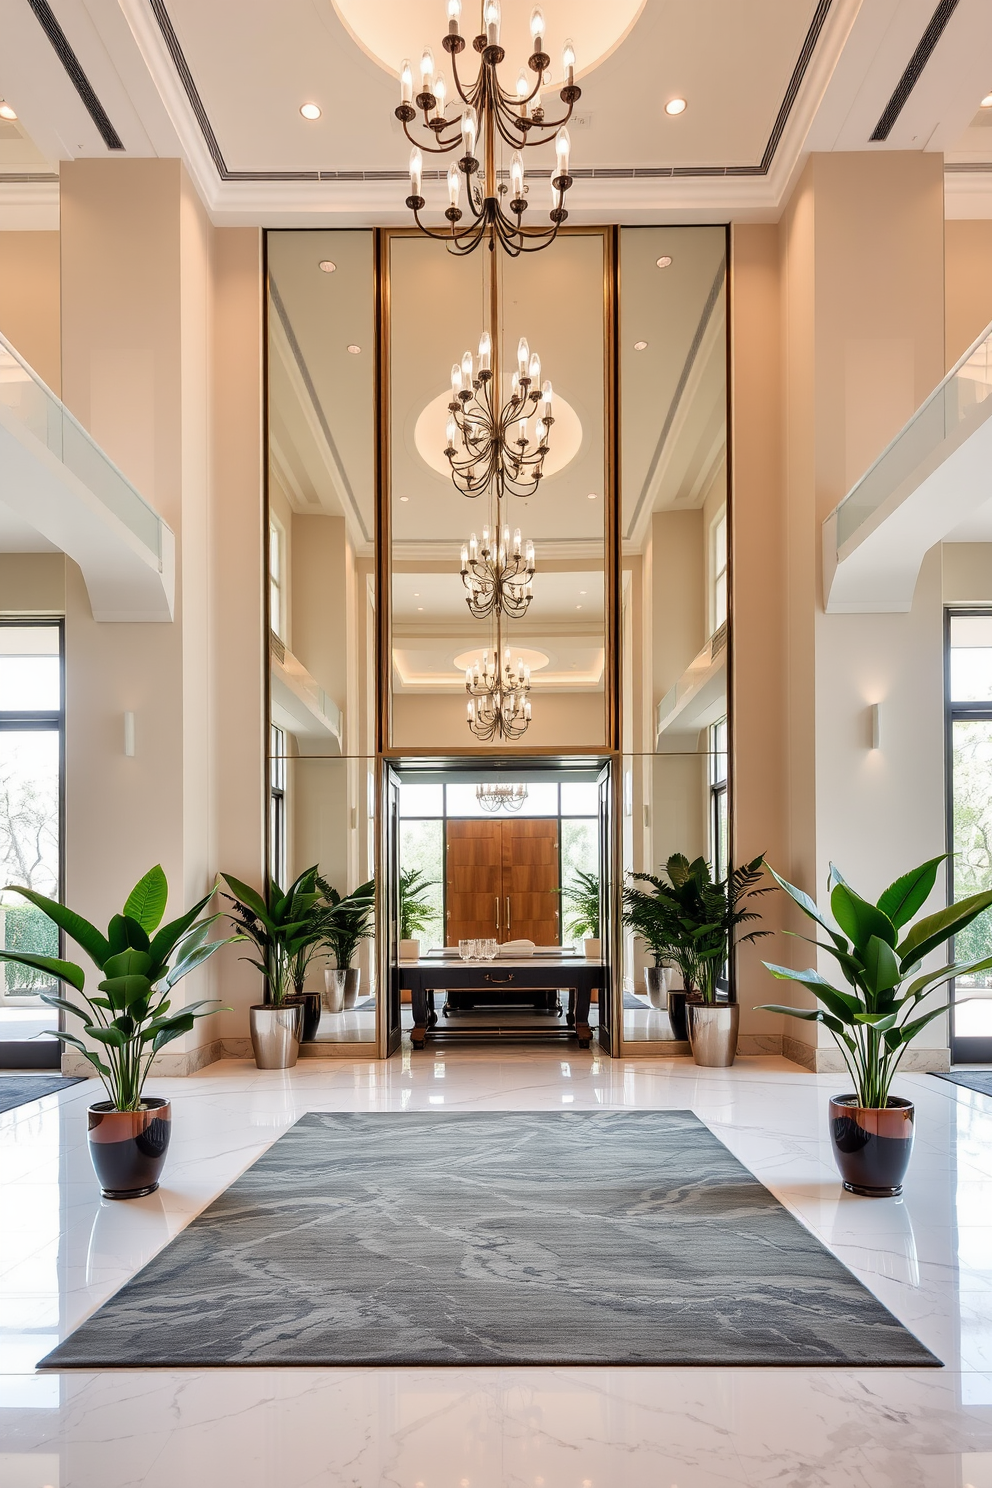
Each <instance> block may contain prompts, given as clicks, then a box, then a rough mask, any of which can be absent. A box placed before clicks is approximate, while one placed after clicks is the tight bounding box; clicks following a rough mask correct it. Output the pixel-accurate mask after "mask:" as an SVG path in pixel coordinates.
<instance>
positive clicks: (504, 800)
mask: <svg viewBox="0 0 992 1488" xmlns="http://www.w3.org/2000/svg"><path fill="white" fill-rule="evenodd" d="M475 799H476V800H477V801H478V803H479V805H480V806H481V807H482V809H483V811H519V810H520V808H521V806H522V805H523V804H524V802H525V801H526V799H527V787H526V786H525V785H477V786H476V787H475Z"/></svg>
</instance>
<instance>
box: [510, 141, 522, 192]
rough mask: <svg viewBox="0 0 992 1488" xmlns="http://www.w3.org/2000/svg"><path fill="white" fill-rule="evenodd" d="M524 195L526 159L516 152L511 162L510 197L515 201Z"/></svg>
mask: <svg viewBox="0 0 992 1488" xmlns="http://www.w3.org/2000/svg"><path fill="white" fill-rule="evenodd" d="M523 194H524V157H523V156H522V155H521V153H520V151H519V150H514V152H513V158H512V160H511V161H510V195H511V197H512V198H513V200H514V201H516V200H517V199H518V198H519V197H521V196H523Z"/></svg>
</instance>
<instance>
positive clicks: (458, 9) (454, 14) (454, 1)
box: [448, 0, 462, 36]
mask: <svg viewBox="0 0 992 1488" xmlns="http://www.w3.org/2000/svg"><path fill="white" fill-rule="evenodd" d="M461 18H462V0H448V32H449V34H450V35H451V36H457V35H458V22H459V21H460V20H461Z"/></svg>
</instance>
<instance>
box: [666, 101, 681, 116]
mask: <svg viewBox="0 0 992 1488" xmlns="http://www.w3.org/2000/svg"><path fill="white" fill-rule="evenodd" d="M665 113H666V114H684V113H685V99H684V98H670V99H669V100H668V102H667V103H666V104H665Z"/></svg>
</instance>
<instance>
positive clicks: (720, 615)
mask: <svg viewBox="0 0 992 1488" xmlns="http://www.w3.org/2000/svg"><path fill="white" fill-rule="evenodd" d="M726 622H727V513H726V511H722V512H721V513H720V515H719V516H718V517H717V519H716V521H715V522H714V523H713V526H712V527H711V528H710V634H711V635H715V634H716V632H717V631H718V630H719V629H720V626H721V625H725V624H726Z"/></svg>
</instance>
